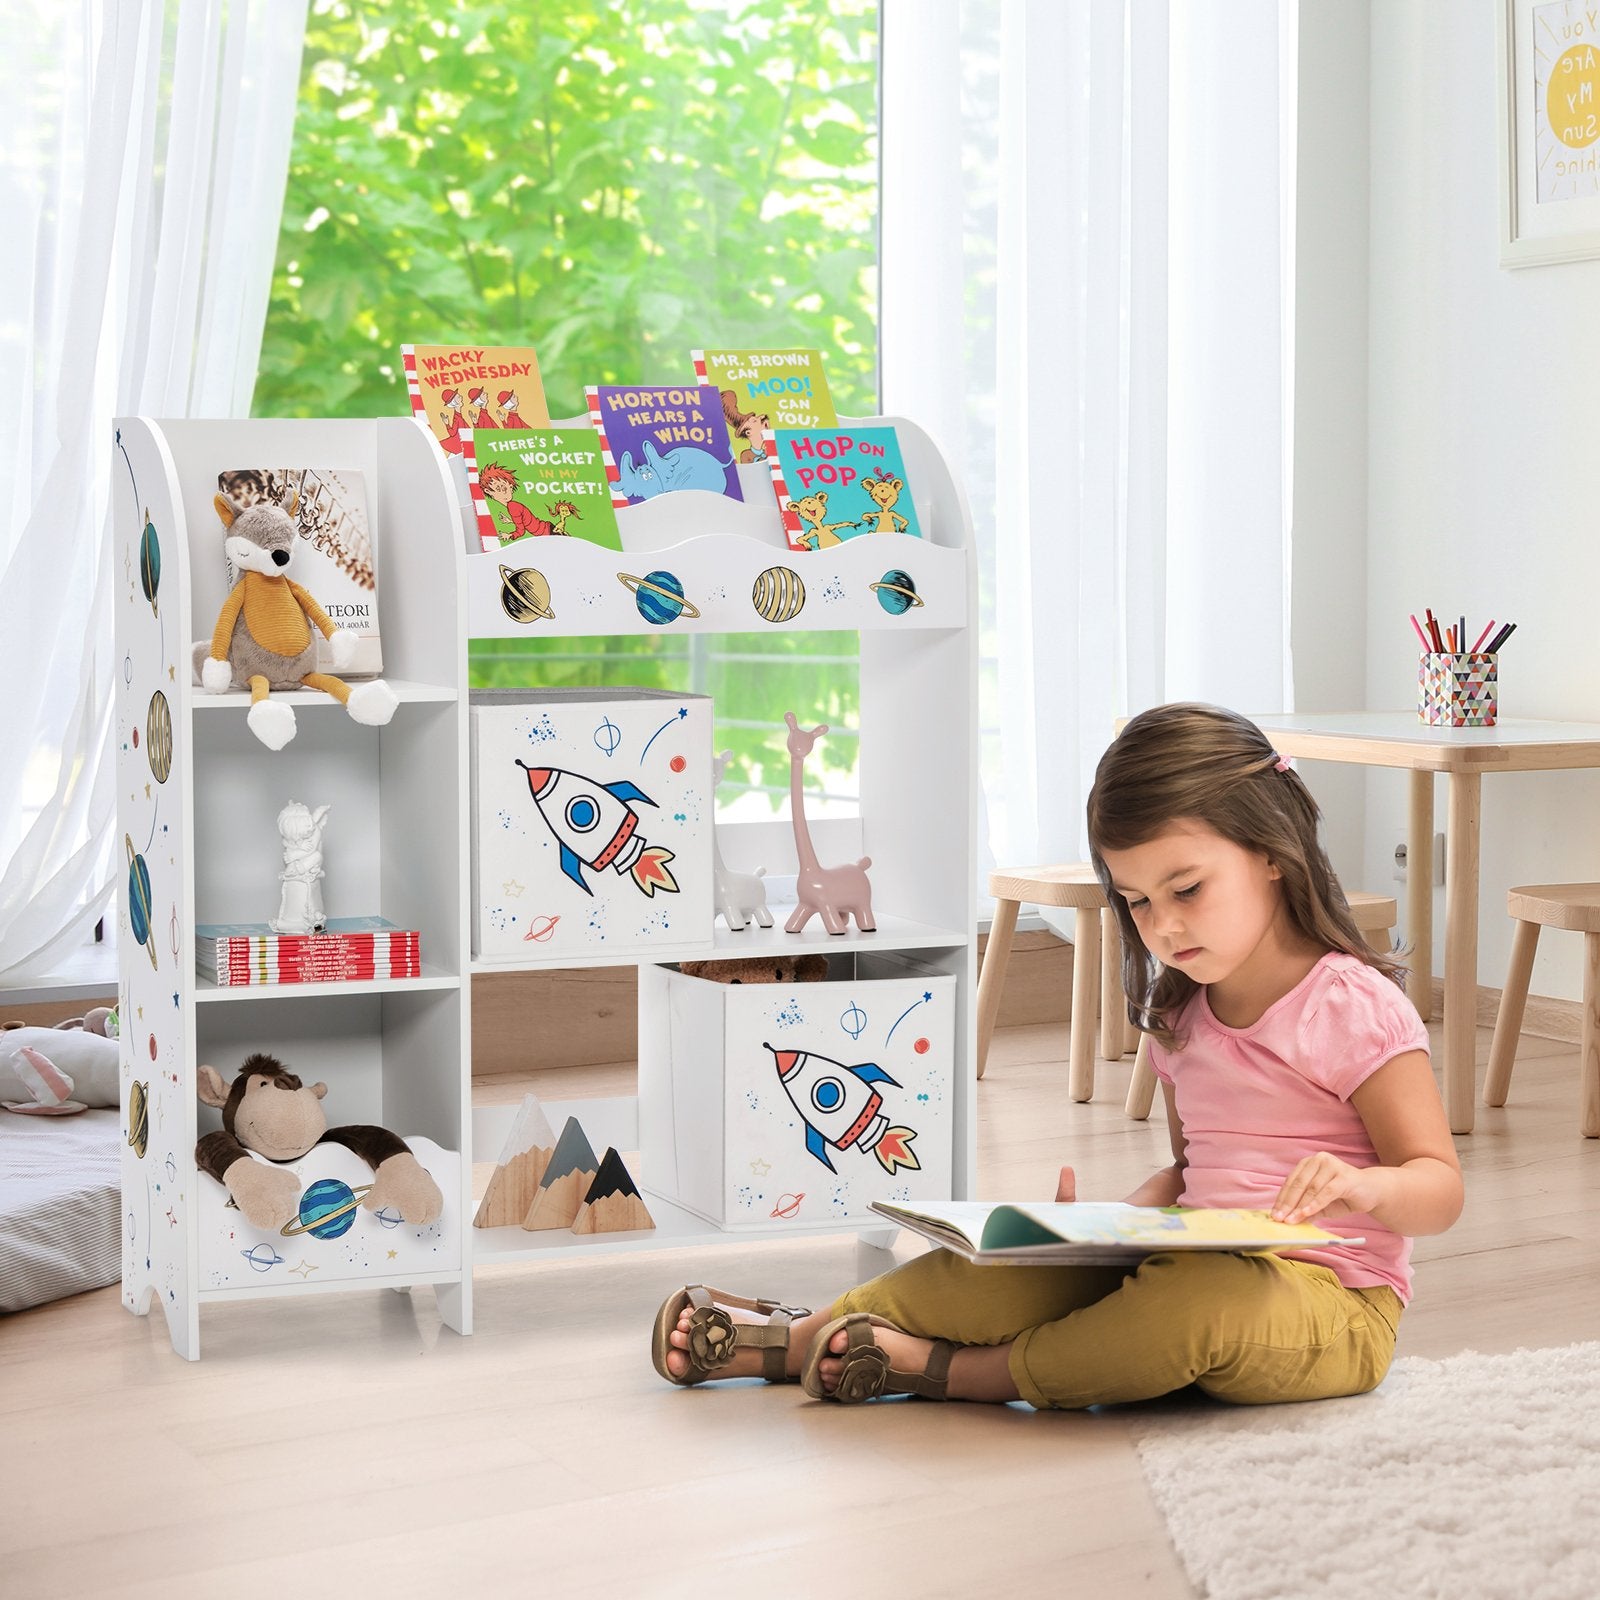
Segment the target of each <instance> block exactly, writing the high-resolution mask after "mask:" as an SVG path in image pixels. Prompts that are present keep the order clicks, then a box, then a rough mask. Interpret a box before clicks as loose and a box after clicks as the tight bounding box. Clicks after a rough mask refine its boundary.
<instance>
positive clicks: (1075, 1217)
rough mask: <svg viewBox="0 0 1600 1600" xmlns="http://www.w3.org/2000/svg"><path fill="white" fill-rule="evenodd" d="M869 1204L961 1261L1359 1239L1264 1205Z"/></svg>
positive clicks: (1101, 1256)
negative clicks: (1276, 1217)
mask: <svg viewBox="0 0 1600 1600" xmlns="http://www.w3.org/2000/svg"><path fill="white" fill-rule="evenodd" d="M872 1209H873V1210H874V1211H876V1212H878V1213H879V1214H880V1215H881V1216H885V1217H887V1218H888V1219H889V1220H890V1221H891V1222H898V1223H899V1224H900V1226H901V1227H902V1228H909V1229H910V1230H911V1231H912V1232H913V1233H920V1234H921V1235H922V1236H923V1237H924V1238H925V1239H932V1240H933V1242H934V1243H935V1244H939V1245H943V1246H944V1248H945V1249H946V1250H953V1251H955V1253H956V1254H957V1255H959V1256H965V1257H966V1259H967V1260H968V1261H976V1262H979V1263H980V1264H981V1263H995V1262H1005V1263H1010V1264H1013V1265H1016V1264H1021V1263H1025V1262H1034V1263H1043V1264H1048V1265H1059V1264H1061V1263H1063V1262H1074V1263H1081V1264H1083V1265H1091V1266H1092V1265H1117V1264H1120V1263H1122V1262H1129V1261H1137V1260H1139V1259H1140V1257H1141V1256H1147V1255H1153V1254H1155V1253H1156V1252H1157V1251H1162V1250H1289V1249H1301V1248H1304V1247H1306V1246H1308V1245H1319V1244H1361V1243H1363V1242H1364V1241H1363V1240H1361V1239H1359V1238H1352V1237H1351V1236H1350V1235H1349V1234H1343V1233H1338V1234H1335V1233H1328V1232H1326V1231H1325V1230H1324V1229H1322V1228H1319V1227H1317V1226H1316V1225H1315V1224H1314V1223H1310V1222H1297V1223H1288V1222H1274V1221H1273V1220H1272V1218H1271V1217H1270V1216H1269V1215H1268V1214H1267V1213H1266V1212H1265V1211H1207V1210H1200V1209H1197V1210H1185V1209H1183V1208H1181V1207H1177V1206H1174V1207H1172V1208H1170V1209H1168V1208H1163V1207H1158V1206H1130V1205H1124V1204H1122V1203H1121V1202H1118V1201H1112V1202H1093V1201H1076V1202H1073V1203H1071V1204H1065V1203H1059V1202H1049V1201H1047V1202H1044V1203H1042V1204H1039V1205H1033V1204H1030V1203H1027V1202H1019V1203H1014V1204H1010V1205H997V1204H995V1203H993V1202H991V1201H987V1200H931V1201H927V1202H925V1203H923V1204H921V1205H916V1206H904V1205H896V1204H894V1203H893V1202H891V1201H887V1200H874V1201H873V1202H872Z"/></svg>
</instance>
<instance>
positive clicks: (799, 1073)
mask: <svg viewBox="0 0 1600 1600" xmlns="http://www.w3.org/2000/svg"><path fill="white" fill-rule="evenodd" d="M762 1048H763V1049H766V1050H771V1051H772V1063H773V1065H774V1066H775V1067H776V1068H777V1069H778V1079H779V1081H780V1082H781V1083H782V1084H783V1087H784V1092H785V1093H786V1094H787V1095H788V1096H789V1100H790V1102H791V1104H792V1105H793V1106H794V1108H795V1110H796V1111H798V1112H799V1113H800V1120H801V1121H802V1122H803V1123H804V1124H805V1129H806V1149H807V1150H809V1151H810V1152H811V1154H812V1155H814V1156H815V1157H816V1158H817V1160H818V1161H820V1162H821V1163H822V1164H823V1166H825V1167H826V1168H827V1169H828V1171H829V1172H832V1171H834V1170H835V1169H834V1165H833V1163H832V1162H831V1161H830V1160H829V1159H828V1146H829V1145H832V1146H833V1148H834V1149H835V1150H849V1149H851V1148H852V1147H853V1148H855V1149H857V1150H861V1151H865V1152H868V1153H870V1154H872V1155H874V1156H876V1157H877V1158H878V1163H879V1165H880V1166H882V1168H883V1170H884V1171H885V1172H897V1171H899V1169H900V1168H901V1167H910V1168H911V1169H912V1170H913V1171H918V1170H920V1169H921V1166H922V1163H921V1162H920V1161H918V1160H917V1157H916V1154H915V1152H914V1151H913V1150H912V1148H911V1141H912V1140H913V1139H915V1138H916V1133H915V1132H914V1131H913V1130H912V1129H910V1128H900V1127H890V1126H889V1119H888V1117H887V1116H885V1115H884V1113H883V1111H882V1109H881V1107H882V1105H883V1096H882V1095H881V1094H880V1093H879V1092H878V1091H877V1090H876V1089H875V1088H873V1087H872V1086H873V1085H874V1084H876V1083H886V1084H888V1085H889V1086H890V1087H891V1088H893V1089H898V1088H899V1087H900V1085H899V1084H898V1083H897V1082H896V1081H895V1080H894V1079H893V1078H891V1077H890V1076H889V1074H888V1073H887V1072H885V1071H884V1070H883V1068H882V1067H880V1066H876V1065H874V1064H873V1063H871V1062H864V1063H862V1064H861V1065H860V1066H854V1067H850V1066H846V1065H845V1064H844V1063H843V1062H842V1061H833V1060H830V1059H829V1058H828V1057H827V1056H819V1055H817V1054H815V1053H814V1052H812V1051H810V1050H774V1049H773V1047H772V1046H771V1045H770V1044H766V1043H765V1041H763V1044H762Z"/></svg>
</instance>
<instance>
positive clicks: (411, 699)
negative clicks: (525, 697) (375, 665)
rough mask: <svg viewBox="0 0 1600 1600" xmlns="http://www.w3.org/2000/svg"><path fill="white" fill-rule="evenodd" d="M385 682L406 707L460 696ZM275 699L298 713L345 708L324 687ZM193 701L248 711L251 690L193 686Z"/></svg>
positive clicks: (281, 693) (277, 693)
mask: <svg viewBox="0 0 1600 1600" xmlns="http://www.w3.org/2000/svg"><path fill="white" fill-rule="evenodd" d="M362 681H363V680H361V679H359V678H353V679H351V682H352V683H353V684H359V683H360V682H362ZM383 681H384V682H385V683H386V684H388V685H389V687H390V688H391V689H392V690H393V691H394V697H395V699H396V700H398V701H399V702H400V704H401V705H403V706H404V705H430V704H443V703H448V702H450V701H452V700H455V699H457V698H458V695H457V692H456V689H455V686H454V685H453V684H440V683H415V682H411V681H409V680H405V679H400V678H384V680H383ZM272 698H273V699H274V700H282V701H283V702H284V704H285V705H288V706H292V707H293V708H294V710H295V712H296V713H297V714H298V713H299V712H301V711H311V710H316V709H318V708H324V709H326V710H329V711H343V710H344V708H343V706H341V705H340V704H339V702H338V701H337V700H335V699H334V698H333V696H332V695H331V694H324V693H323V692H322V691H321V690H320V689H275V690H273V693H272ZM189 703H190V705H191V706H192V707H193V708H194V710H196V711H239V710H246V711H247V710H249V707H250V691H249V690H248V689H229V690H228V691H227V692H226V693H225V694H207V693H206V692H205V690H204V689H202V688H200V687H199V686H198V685H192V686H191V698H190V702H189Z"/></svg>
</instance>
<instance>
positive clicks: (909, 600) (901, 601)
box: [867, 567, 922, 617]
mask: <svg viewBox="0 0 1600 1600" xmlns="http://www.w3.org/2000/svg"><path fill="white" fill-rule="evenodd" d="M867 587H868V588H869V589H871V590H872V591H873V593H874V594H876V595H877V597H878V604H879V605H880V606H882V607H883V609H884V610H885V611H887V612H888V613H889V615H890V616H891V617H903V616H904V615H905V614H906V612H908V611H909V610H911V608H912V607H913V606H920V605H921V604H922V596H921V595H920V594H918V593H917V586H916V584H915V583H913V582H912V580H911V574H910V573H909V572H902V571H901V570H900V569H899V568H898V567H891V568H890V569H889V570H888V571H887V572H886V573H884V575H883V576H882V577H881V578H879V579H878V581H877V582H876V583H869V584H868V585H867Z"/></svg>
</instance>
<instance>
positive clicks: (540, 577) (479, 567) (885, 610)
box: [462, 417, 972, 639]
mask: <svg viewBox="0 0 1600 1600" xmlns="http://www.w3.org/2000/svg"><path fill="white" fill-rule="evenodd" d="M587 420H588V419H587V418H578V419H567V420H564V421H562V422H558V423H554V424H552V425H553V426H578V425H580V424H584V423H587ZM883 424H889V425H892V426H893V427H894V428H895V429H896V431H897V433H898V434H899V436H900V446H901V451H902V454H903V455H904V456H905V459H906V475H907V477H908V478H909V479H910V480H911V489H912V493H913V496H914V497H915V501H916V506H917V515H918V519H919V521H920V522H921V523H922V525H923V526H924V527H925V528H926V529H927V530H928V537H926V538H909V537H907V536H906V535H905V534H863V535H861V536H858V537H856V538H853V539H847V540H846V541H845V542H844V543H842V544H839V545H836V546H834V547H833V548H831V549H827V550H816V551H812V550H800V551H797V550H791V549H790V548H789V546H788V539H787V537H786V535H785V533H784V528H783V520H782V518H781V516H780V515H779V512H778V504H777V499H776V497H775V496H774V494H773V493H772V485H771V479H770V476H769V475H768V471H767V468H766V466H765V464H764V463H761V464H757V465H755V466H745V467H741V468H740V469H739V470H740V484H741V488H742V489H743V490H744V494H745V498H744V500H742V501H740V500H733V499H730V498H729V497H728V496H726V495H719V494H711V493H708V492H705V491H703V490H697V489H685V490H680V491H678V492H676V493H674V494H665V495H661V496H658V497H657V498H655V499H653V500H647V501H644V502H642V503H641V504H639V505H634V506H626V507H623V508H621V509H619V510H618V512H617V527H618V532H619V534H620V536H621V540H622V546H623V548H622V549H621V550H620V551H616V550H608V549H606V548H604V547H603V546H600V545H594V544H590V543H589V542H588V541H586V540H583V539H577V538H529V539H520V540H516V541H514V542H512V543H511V544H507V545H502V546H501V547H500V549H498V550H489V551H477V552H471V553H466V552H464V553H463V556H462V561H463V564H464V572H465V579H464V587H465V588H466V591H467V633H468V636H469V637H470V638H473V639H506V638H519V637H522V636H524V635H525V634H537V633H541V632H542V633H546V634H549V635H551V636H554V637H570V636H582V635H593V634H649V633H668V632H674V631H675V632H680V633H682V632H686V633H728V632H747V633H759V632H763V631H765V630H766V629H768V628H773V629H779V630H793V629H806V630H814V629H842V630H851V631H861V630H881V631H886V632H905V631H912V630H920V629H927V628H961V627H965V626H967V625H968V623H969V621H970V616H969V609H970V608H969V591H970V588H971V567H972V563H971V557H970V545H971V518H970V516H969V515H968V511H967V506H966V501H965V499H964V498H963V496H962V494H961V492H960V489H959V488H958V486H957V485H956V483H955V480H954V479H953V477H952V476H951V474H950V471H949V468H948V467H947V466H946V465H945V462H944V458H943V456H942V455H941V454H940V452H939V450H938V447H937V446H936V445H935V444H934V443H933V441H932V440H931V439H930V438H929V437H928V435H927V434H926V433H925V432H924V431H923V430H922V429H921V428H920V427H918V426H917V425H916V424H915V423H914V422H910V421H908V420H906V419H905V418H901V417H866V418H841V419H840V426H841V427H856V426H873V425H883Z"/></svg>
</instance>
